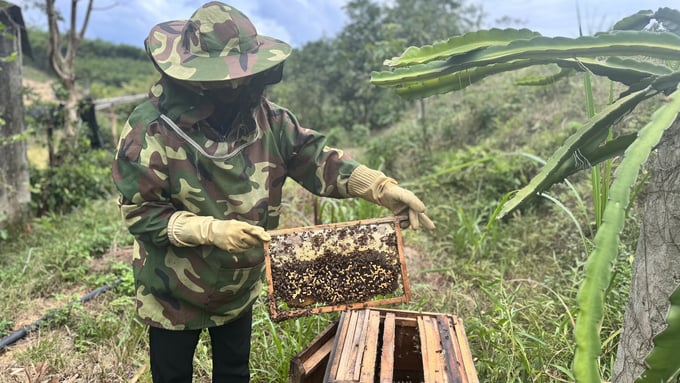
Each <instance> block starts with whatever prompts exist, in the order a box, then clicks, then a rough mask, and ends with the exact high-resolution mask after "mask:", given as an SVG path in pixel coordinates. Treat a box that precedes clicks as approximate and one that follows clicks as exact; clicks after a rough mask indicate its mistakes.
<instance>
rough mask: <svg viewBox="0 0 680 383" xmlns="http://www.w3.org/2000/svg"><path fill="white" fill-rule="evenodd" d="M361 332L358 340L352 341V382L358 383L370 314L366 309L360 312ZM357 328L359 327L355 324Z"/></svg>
mask: <svg viewBox="0 0 680 383" xmlns="http://www.w3.org/2000/svg"><path fill="white" fill-rule="evenodd" d="M361 315H362V320H361V332H360V334H359V337H358V338H355V339H354V352H355V354H356V359H355V360H354V365H353V366H352V369H351V372H352V380H353V381H355V382H359V380H360V379H361V366H362V365H363V362H364V357H365V353H366V339H367V338H368V322H369V318H370V312H369V310H368V309H366V310H362V311H361ZM357 328H359V325H358V324H357Z"/></svg>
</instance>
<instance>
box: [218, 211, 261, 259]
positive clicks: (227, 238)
mask: <svg viewBox="0 0 680 383" xmlns="http://www.w3.org/2000/svg"><path fill="white" fill-rule="evenodd" d="M210 234H211V238H210V242H211V243H212V244H213V245H215V246H217V247H219V248H220V249H223V250H226V251H228V252H231V253H241V252H244V251H246V250H249V249H251V248H253V247H256V246H262V242H263V241H270V240H271V236H270V235H269V233H267V232H266V231H265V230H264V229H263V228H261V227H260V226H255V225H251V224H249V223H247V222H242V221H237V220H234V219H229V220H218V219H216V220H214V221H213V222H212V224H211V230H210Z"/></svg>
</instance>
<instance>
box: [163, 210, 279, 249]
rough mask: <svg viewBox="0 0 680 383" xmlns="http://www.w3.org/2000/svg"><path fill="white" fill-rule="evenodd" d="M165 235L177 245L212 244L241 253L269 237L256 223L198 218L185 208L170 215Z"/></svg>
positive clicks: (267, 239) (269, 238) (259, 244)
mask: <svg viewBox="0 0 680 383" xmlns="http://www.w3.org/2000/svg"><path fill="white" fill-rule="evenodd" d="M168 238H169V239H170V243H172V244H173V245H175V246H179V247H194V246H199V245H215V246H217V247H219V248H220V249H222V250H226V251H229V252H231V253H241V252H244V251H246V250H248V249H251V248H253V247H257V246H262V242H263V241H270V240H271V236H270V235H269V233H267V232H266V231H265V230H264V229H263V228H261V227H259V226H255V225H251V224H249V223H246V222H242V221H237V220H234V219H229V220H219V219H215V218H213V217H201V216H197V215H196V214H194V213H191V212H188V211H178V212H175V213H173V215H172V216H171V217H170V221H169V222H168Z"/></svg>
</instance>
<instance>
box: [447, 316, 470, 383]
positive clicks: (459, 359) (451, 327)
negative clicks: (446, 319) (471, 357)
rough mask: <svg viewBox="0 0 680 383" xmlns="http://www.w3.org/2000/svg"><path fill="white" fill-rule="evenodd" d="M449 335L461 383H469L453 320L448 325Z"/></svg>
mask: <svg viewBox="0 0 680 383" xmlns="http://www.w3.org/2000/svg"><path fill="white" fill-rule="evenodd" d="M449 333H450V334H451V335H450V336H451V339H452V340H453V347H454V350H455V353H456V364H457V365H458V370H459V371H460V372H461V374H460V375H461V379H462V381H463V383H470V382H469V379H468V375H467V371H466V369H465V360H463V351H462V350H461V348H460V339H458V331H456V329H455V318H454V319H453V320H452V321H451V322H450V323H449Z"/></svg>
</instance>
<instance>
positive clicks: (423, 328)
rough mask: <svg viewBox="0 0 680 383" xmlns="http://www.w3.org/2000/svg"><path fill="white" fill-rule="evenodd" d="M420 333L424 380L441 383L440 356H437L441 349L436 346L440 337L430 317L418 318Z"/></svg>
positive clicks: (426, 382)
mask: <svg viewBox="0 0 680 383" xmlns="http://www.w3.org/2000/svg"><path fill="white" fill-rule="evenodd" d="M418 332H419V335H420V350H421V354H422V360H423V379H424V380H425V383H441V381H442V380H441V379H442V378H441V377H440V374H439V371H438V364H439V360H438V359H439V356H438V355H437V351H438V348H439V347H438V345H437V344H436V343H437V338H438V335H436V334H435V328H434V326H433V325H432V322H431V318H430V317H428V316H420V317H418Z"/></svg>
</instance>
